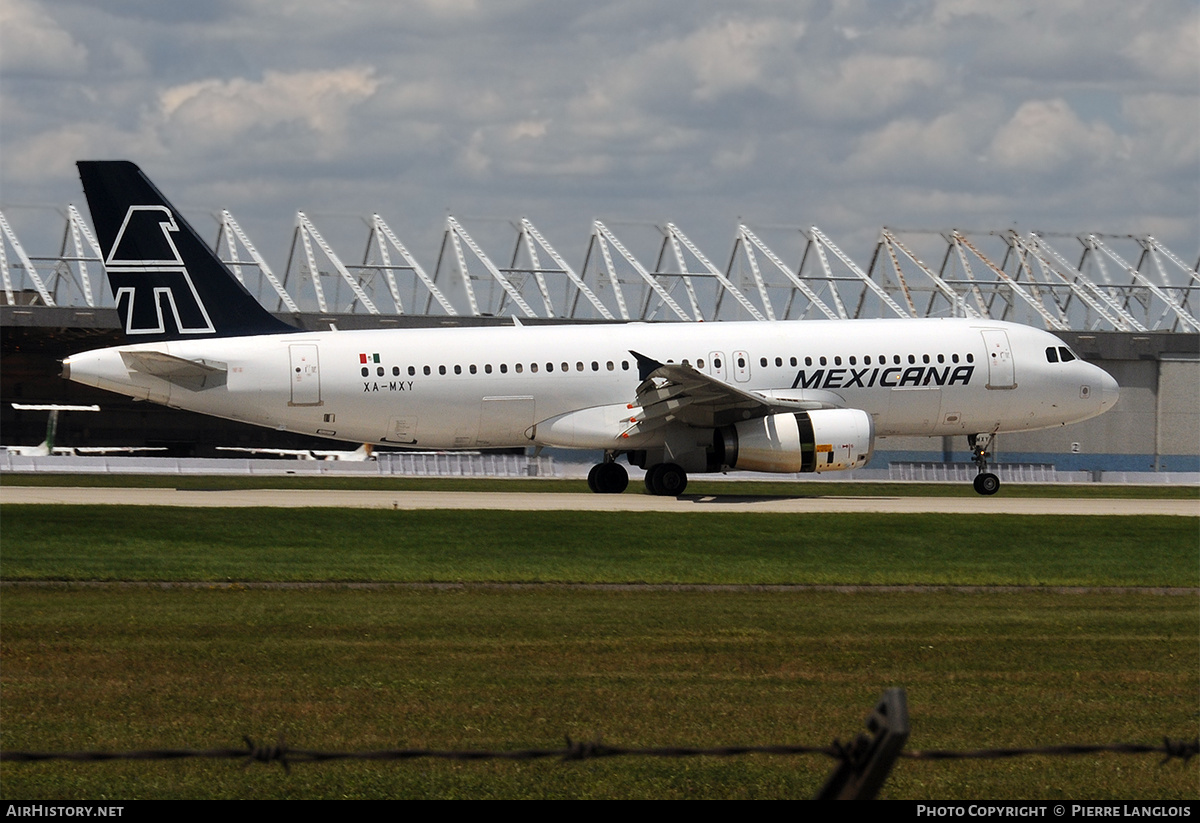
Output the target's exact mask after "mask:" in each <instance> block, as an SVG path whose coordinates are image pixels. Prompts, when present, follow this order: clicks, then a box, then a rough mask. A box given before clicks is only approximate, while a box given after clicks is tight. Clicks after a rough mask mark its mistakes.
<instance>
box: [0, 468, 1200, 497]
mask: <svg viewBox="0 0 1200 823" xmlns="http://www.w3.org/2000/svg"><path fill="white" fill-rule="evenodd" d="M0 485H4V486H77V487H85V488H170V489H205V490H209V489H366V490H375V489H379V490H394V491H504V492H521V493H523V494H526V493H535V494H565V493H577V494H584V493H588V488H587V483H586V482H584V481H583V480H552V479H548V478H546V479H517V478H504V479H496V478H478V477H371V476H364V477H328V476H327V477H304V476H272V477H264V476H257V477H242V476H233V477H215V476H187V475H136V474H117V475H113V474H44V473H38V474H12V473H6V474H4V475H2V476H0ZM641 493H645V489H644V487H643V486H642V485H641V484H640V483H638V482H633V483H631V484H630V488H629V491H627V492H626V494H641ZM687 494H688V495H689V496H690V495H738V496H755V497H759V496H761V497H975V496H976V494H975V491H974V490H973V489H972V488H971V484H970V483H878V482H872V483H852V482H845V481H842V482H833V483H830V482H820V481H803V482H796V481H760V480H738V481H723V480H705V479H704V478H703V477H702V476H700V477H693V478H692V479H691V481H690V482H689V483H688V487H687ZM1001 494H1003V495H1005V496H1007V497H1051V498H1058V497H1069V498H1077V497H1085V498H1088V497H1090V498H1102V499H1103V498H1116V499H1164V500H1200V486H1195V485H1190V486H1173V485H1167V484H1165V483H1163V484H1154V485H1144V486H1131V485H1118V484H1115V483H1114V484H1101V483H1080V484H1062V485H1059V484H1050V483H1006V484H1005V485H1004V487H1003V490H1002V491H1001Z"/></svg>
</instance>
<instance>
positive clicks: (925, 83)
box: [797, 54, 946, 122]
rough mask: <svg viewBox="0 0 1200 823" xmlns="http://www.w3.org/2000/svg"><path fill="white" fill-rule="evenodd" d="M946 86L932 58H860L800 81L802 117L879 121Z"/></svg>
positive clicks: (810, 72)
mask: <svg viewBox="0 0 1200 823" xmlns="http://www.w3.org/2000/svg"><path fill="white" fill-rule="evenodd" d="M945 83H946V78H945V76H944V73H943V70H942V67H941V66H940V65H939V64H938V63H937V62H936V61H934V60H933V59H930V58H927V57H918V56H889V55H878V54H855V55H851V56H850V57H847V58H846V59H844V60H842V61H840V62H837V63H834V64H832V65H828V66H818V67H816V68H815V69H812V70H808V71H806V72H804V74H803V75H802V76H800V77H799V78H798V80H797V85H798V87H799V95H800V101H801V103H802V105H803V110H802V111H801V112H800V113H801V115H802V116H808V115H816V116H818V117H820V118H822V119H826V120H834V121H850V122H855V121H870V120H877V119H880V118H882V117H884V116H886V115H887V114H888V113H890V112H894V111H897V110H899V109H902V108H903V107H904V106H906V105H907V104H908V103H910V102H911V101H912V99H913V97H914V96H915V95H918V94H920V93H922V92H926V91H928V90H931V89H934V88H937V87H939V86H941V85H943V84H945Z"/></svg>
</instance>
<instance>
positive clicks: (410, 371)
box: [408, 366, 417, 377]
mask: <svg viewBox="0 0 1200 823" xmlns="http://www.w3.org/2000/svg"><path fill="white" fill-rule="evenodd" d="M416 373H417V367H416V366H409V367H408V376H409V377H412V376H413V375H414V374H416Z"/></svg>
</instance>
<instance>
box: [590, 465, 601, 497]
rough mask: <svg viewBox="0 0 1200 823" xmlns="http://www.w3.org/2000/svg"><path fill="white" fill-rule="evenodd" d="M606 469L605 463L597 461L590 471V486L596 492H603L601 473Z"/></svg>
mask: <svg viewBox="0 0 1200 823" xmlns="http://www.w3.org/2000/svg"><path fill="white" fill-rule="evenodd" d="M603 471H604V464H603V463H597V464H596V465H594V466H592V470H591V471H589V472H588V481H587V483H588V488H589V489H591V490H592V491H593V492H594V493H596V494H602V492H601V491H600V482H599V480H600V474H601V472H603Z"/></svg>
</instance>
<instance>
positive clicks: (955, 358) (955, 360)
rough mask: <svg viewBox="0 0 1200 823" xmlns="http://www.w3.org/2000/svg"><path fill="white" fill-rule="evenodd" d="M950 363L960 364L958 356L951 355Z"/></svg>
mask: <svg viewBox="0 0 1200 823" xmlns="http://www.w3.org/2000/svg"><path fill="white" fill-rule="evenodd" d="M950 362H951V363H957V362H958V355H957V354H952V355H950Z"/></svg>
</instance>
